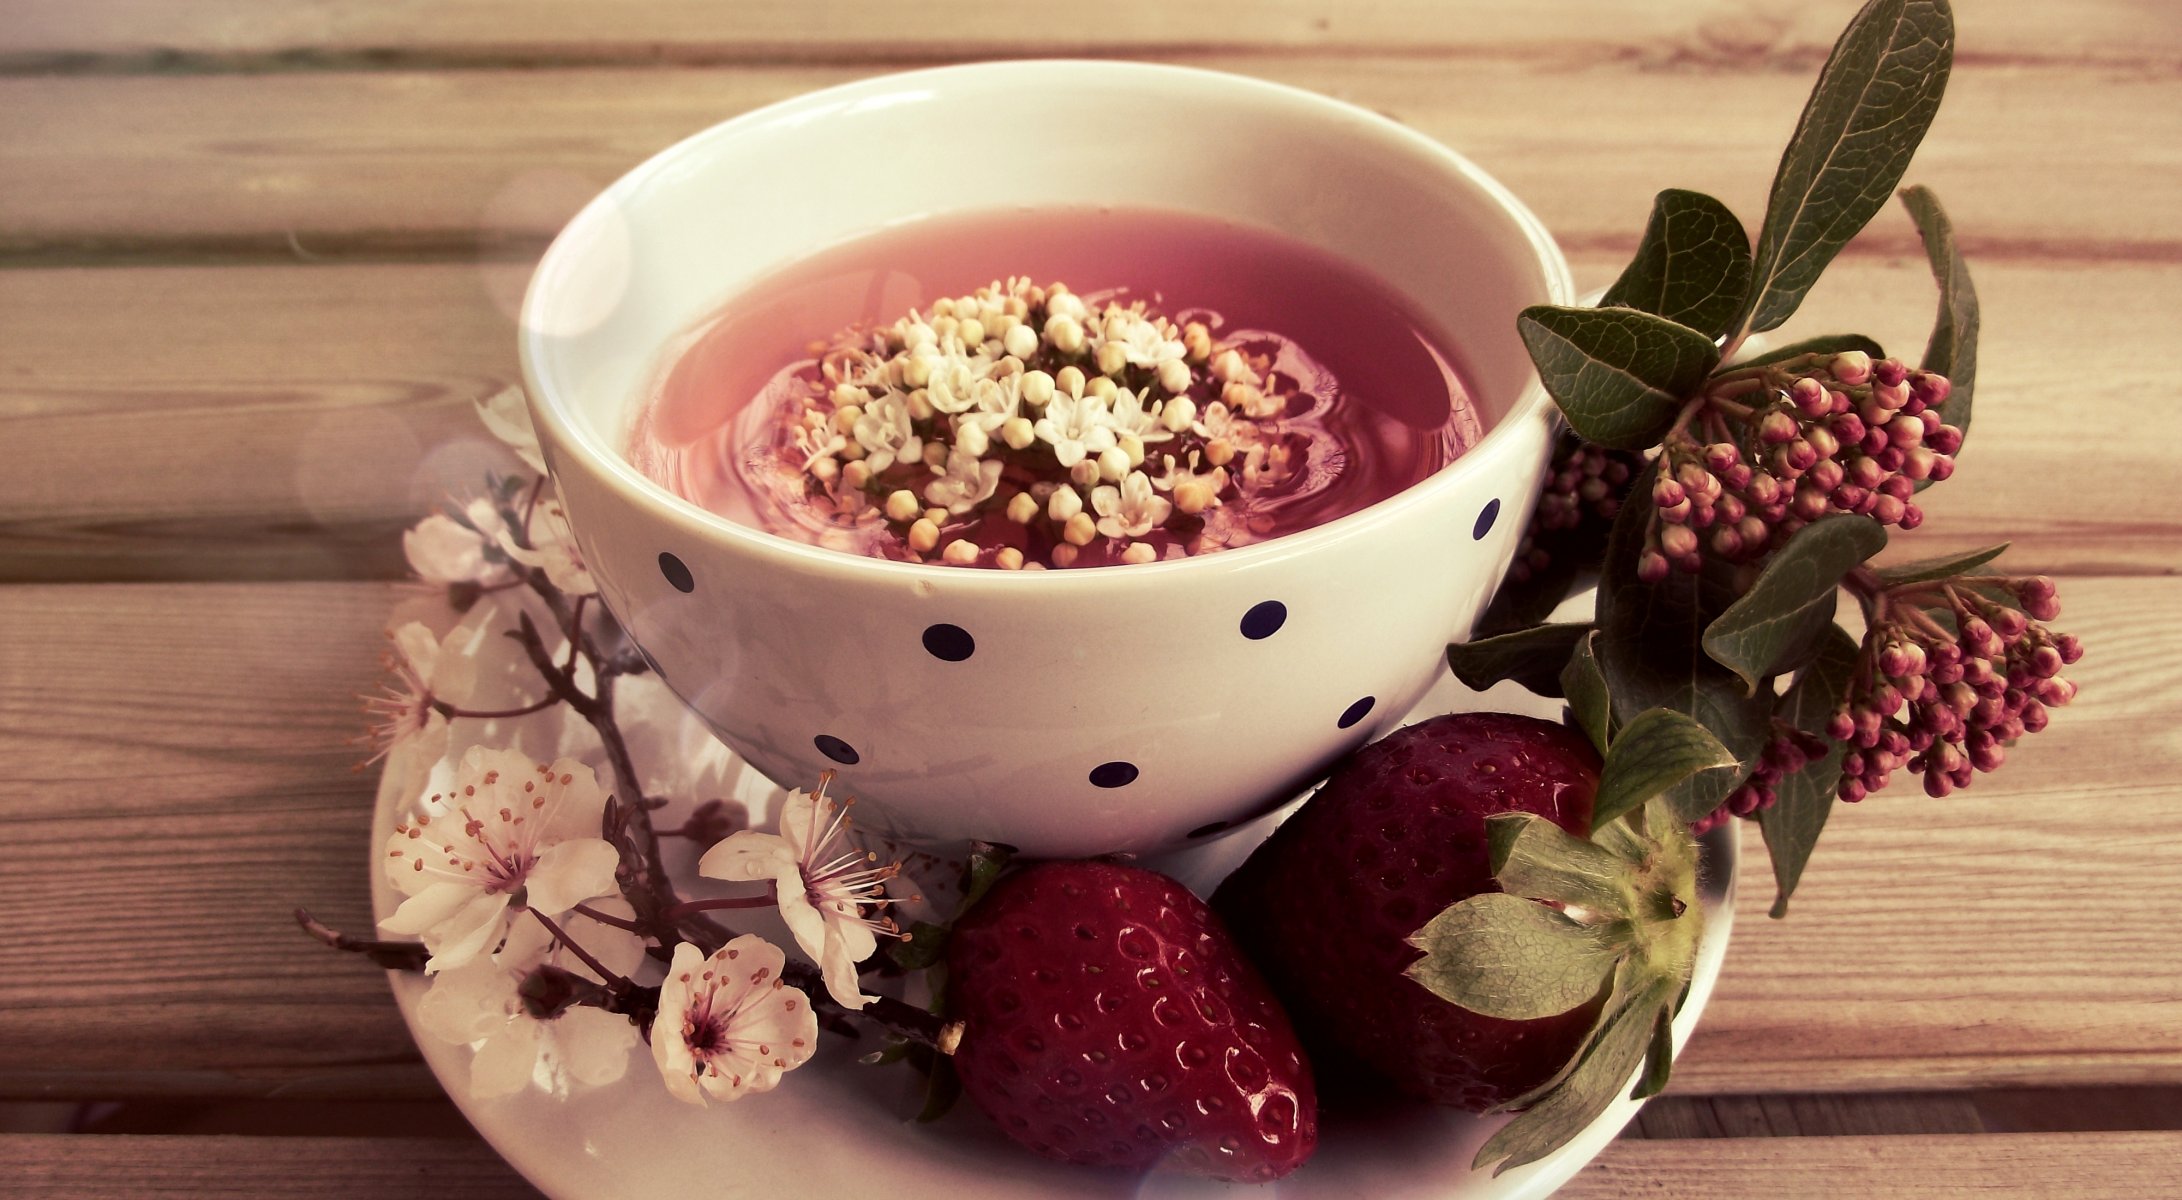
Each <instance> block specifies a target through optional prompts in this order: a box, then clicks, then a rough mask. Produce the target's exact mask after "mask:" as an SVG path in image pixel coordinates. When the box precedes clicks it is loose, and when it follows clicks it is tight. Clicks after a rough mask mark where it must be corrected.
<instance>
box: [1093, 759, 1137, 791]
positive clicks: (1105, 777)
mask: <svg viewBox="0 0 2182 1200" xmlns="http://www.w3.org/2000/svg"><path fill="white" fill-rule="evenodd" d="M1091 782H1092V783H1093V784H1095V785H1096V786H1098V787H1102V788H1118V787H1128V786H1129V785H1130V784H1132V783H1135V782H1136V764H1135V763H1125V762H1110V763H1100V764H1099V765H1098V766H1095V767H1093V768H1091Z"/></svg>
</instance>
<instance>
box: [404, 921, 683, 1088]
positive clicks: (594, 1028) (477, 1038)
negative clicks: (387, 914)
mask: <svg viewBox="0 0 2182 1200" xmlns="http://www.w3.org/2000/svg"><path fill="white" fill-rule="evenodd" d="M598 907H599V908H600V909H601V910H602V911H607V912H609V913H610V914H611V915H613V916H617V917H624V918H626V917H630V916H633V915H634V913H633V912H632V911H631V910H630V908H629V906H628V903H627V902H626V901H623V900H621V899H619V898H611V899H604V900H600V901H599V902H598ZM567 932H568V933H569V935H570V936H571V937H574V938H577V939H578V940H579V941H581V943H582V944H583V948H584V952H585V953H587V954H589V955H590V956H591V957H593V958H595V959H597V960H598V962H599V965H601V966H603V967H605V968H606V969H607V970H609V971H612V972H614V973H615V974H617V975H621V976H624V977H626V976H627V975H629V974H630V973H631V972H633V971H635V970H636V969H637V967H638V966H639V964H641V963H642V962H643V961H644V943H643V941H642V940H641V939H639V938H637V937H636V936H635V935H634V934H631V933H628V932H626V931H624V930H620V929H616V928H613V927H611V926H607V925H602V924H598V923H595V922H588V921H583V922H577V923H575V924H574V925H572V926H571V927H569V928H568V931H567ZM542 968H554V969H558V970H561V971H566V972H569V973H570V974H572V975H575V976H577V977H578V978H580V979H584V980H588V981H590V982H592V983H602V982H604V981H603V980H601V979H600V978H599V977H598V974H597V973H596V972H594V971H592V970H591V968H590V967H588V966H586V965H585V964H584V962H583V960H582V959H581V958H578V957H577V956H576V955H574V954H572V953H570V952H569V950H568V947H567V946H566V945H564V944H563V943H561V942H560V941H559V940H558V939H556V938H555V937H554V936H553V935H552V934H551V933H549V932H547V930H546V928H545V926H543V925H541V924H539V923H538V922H536V921H524V922H522V923H520V924H518V925H516V926H515V927H514V928H513V929H511V930H509V932H508V940H507V942H506V944H505V945H503V946H502V947H501V948H500V951H499V953H497V954H494V955H490V956H487V955H479V956H478V957H476V958H473V959H471V960H470V961H469V962H467V963H464V964H463V965H462V966H459V967H455V968H453V969H451V970H447V971H442V972H440V973H439V974H438V975H436V976H434V977H433V979H432V986H431V989H430V990H429V991H427V992H425V993H424V998H423V999H422V1000H420V1001H418V1002H417V1010H416V1011H417V1024H419V1025H420V1026H422V1027H423V1028H424V1030H425V1032H427V1033H430V1034H432V1035H433V1036H434V1037H437V1038H439V1039H441V1040H442V1041H448V1042H454V1043H456V1044H458V1045H467V1046H473V1047H475V1049H476V1053H475V1054H473V1055H472V1056H471V1058H470V1092H471V1094H472V1095H475V1096H477V1097H480V1098H491V1097H494V1096H506V1095H511V1094H513V1093H515V1092H518V1091H521V1090H522V1089H523V1088H525V1087H527V1086H529V1085H530V1084H531V1083H532V1082H533V1081H534V1080H538V1079H540V1077H541V1076H542V1077H543V1082H544V1083H545V1085H546V1087H547V1089H548V1090H549V1091H552V1092H554V1093H556V1094H565V1093H567V1092H568V1091H571V1090H573V1089H574V1088H577V1087H600V1086H603V1085H605V1084H609V1083H612V1082H614V1081H615V1080H617V1079H619V1078H621V1077H622V1075H624V1074H625V1073H627V1071H628V1069H629V1050H630V1048H631V1047H632V1046H634V1045H635V1043H636V1031H635V1030H634V1029H632V1028H631V1027H630V1025H629V1019H628V1018H627V1017H622V1016H616V1015H614V1014H613V1013H609V1012H606V1011H605V1010H603V1009H600V1008H596V1007H590V1006H581V1005H576V1006H570V1007H568V1008H567V1009H566V1010H564V1011H562V1012H560V1013H559V1014H557V1015H555V1016H552V1017H548V1018H545V1019H540V1018H538V1017H535V1016H533V1015H532V1014H531V1011H530V1009H529V1008H528V1007H527V1006H526V1005H525V1003H524V1000H523V995H522V992H521V990H520V989H521V988H522V987H523V986H524V984H525V982H526V981H528V980H530V979H531V978H532V977H533V976H534V975H536V974H537V973H538V972H539V971H540V970H541V969H542Z"/></svg>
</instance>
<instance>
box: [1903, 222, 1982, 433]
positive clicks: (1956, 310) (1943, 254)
mask: <svg viewBox="0 0 2182 1200" xmlns="http://www.w3.org/2000/svg"><path fill="white" fill-rule="evenodd" d="M1902 203H1903V204H1904V205H1907V206H1908V208H1909V215H1910V217H1911V218H1912V219H1913V220H1915V221H1916V222H1917V236H1918V237H1920V238H1922V239H1924V255H1925V258H1926V259H1928V260H1930V262H1931V263H1932V278H1933V279H1934V280H1935V281H1937V282H1938V284H1939V285H1940V312H1939V317H1938V319H1936V320H1935V321H1933V323H1932V338H1931V340H1930V341H1927V342H1926V343H1925V345H1924V362H1923V363H1922V364H1920V365H1922V366H1923V367H1924V369H1925V370H1927V371H1931V372H1933V373H1934V374H1938V375H1945V376H1947V381H1948V382H1949V383H1951V384H1953V385H1954V389H1953V390H1952V391H1950V392H1948V393H1947V403H1945V404H1943V405H1941V406H1940V416H1941V417H1942V418H1943V419H1944V420H1946V422H1947V423H1948V424H1949V425H1952V426H1954V427H1955V428H1957V429H1960V430H1961V431H1963V432H1964V433H1968V432H1970V390H1971V389H1972V388H1974V387H1976V386H1977V324H1978V317H1977V288H1976V286H1974V285H1973V284H1972V283H1971V282H1970V264H1968V263H1966V262H1964V261H1963V258H1962V255H1961V254H1960V253H1958V252H1957V251H1956V250H1955V228H1954V225H1953V224H1952V223H1951V222H1949V221H1948V219H1947V212H1946V210H1944V209H1942V208H1941V207H1940V201H1939V197H1937V196H1934V195H1933V194H1932V190H1931V189H1930V188H1927V187H1923V186H1918V187H1911V188H1903V189H1902Z"/></svg>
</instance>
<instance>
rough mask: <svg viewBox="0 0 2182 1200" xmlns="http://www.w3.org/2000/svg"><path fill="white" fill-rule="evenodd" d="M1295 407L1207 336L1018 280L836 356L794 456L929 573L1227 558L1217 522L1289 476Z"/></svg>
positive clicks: (929, 311) (1293, 463)
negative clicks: (879, 524)
mask: <svg viewBox="0 0 2182 1200" xmlns="http://www.w3.org/2000/svg"><path fill="white" fill-rule="evenodd" d="M1284 389H1286V390H1284ZM1292 395H1293V390H1292V385H1290V384H1286V383H1284V382H1283V381H1281V380H1280V379H1279V378H1278V377H1277V376H1275V375H1274V373H1273V372H1272V370H1271V364H1270V362H1269V361H1268V360H1267V359H1266V358H1265V357H1263V356H1252V355H1249V354H1247V353H1245V352H1244V350H1242V349H1240V348H1237V347H1234V346H1221V345H1218V344H1216V343H1215V342H1214V340H1213V336H1212V332H1211V329H1210V328H1209V327H1208V326H1206V325H1205V324H1204V323H1202V322H1196V321H1192V322H1189V323H1186V324H1181V325H1177V324H1176V323H1175V322H1173V321H1170V320H1169V319H1167V318H1166V317H1164V316H1160V315H1157V314H1155V313H1152V312H1151V311H1149V309H1148V306H1147V305H1146V304H1145V303H1144V302H1142V301H1136V302H1133V303H1129V304H1123V303H1120V302H1118V301H1112V300H1109V301H1104V302H1101V301H1098V300H1096V299H1093V300H1086V299H1085V298H1084V297H1082V296H1079V295H1077V294H1076V293H1075V292H1073V291H1070V290H1069V289H1068V287H1067V286H1066V285H1065V284H1061V283H1052V284H1048V285H1046V286H1043V287H1040V286H1038V285H1035V284H1033V283H1032V282H1031V281H1030V280H1028V279H1026V278H1021V277H1016V278H1010V279H1008V280H1006V281H1005V282H1001V281H995V282H993V283H992V284H990V285H988V286H986V287H982V288H979V289H978V290H977V291H975V292H973V293H971V294H970V295H966V296H960V297H945V298H942V299H940V300H937V301H935V302H933V303H932V304H931V305H930V306H929V307H928V308H925V309H920V310H917V311H913V312H911V313H909V314H908V315H906V316H904V317H902V318H901V319H899V320H897V321H895V322H894V323H893V324H892V325H889V326H886V327H885V328H883V329H880V330H878V331H876V332H874V333H870V334H868V335H863V336H861V337H858V338H855V339H853V340H850V341H847V342H845V343H842V344H838V345H836V346H835V347H834V348H833V349H832V350H830V351H828V352H827V354H826V355H825V356H824V357H823V359H822V360H821V362H820V367H819V379H818V380H817V381H816V382H815V383H814V385H813V387H812V389H811V394H810V396H809V397H808V398H807V400H806V402H805V403H804V405H803V407H802V409H801V411H800V412H799V413H798V414H797V415H796V417H795V418H794V421H795V423H794V427H793V429H792V430H791V431H790V433H789V434H788V437H787V446H786V447H785V448H786V450H787V451H788V452H789V453H790V454H792V455H793V458H794V462H795V464H796V465H797V467H798V469H799V470H800V471H801V472H802V473H803V475H804V476H806V478H807V484H808V488H809V490H810V491H811V492H812V493H813V494H814V495H823V496H824V497H825V498H826V499H827V501H828V502H829V504H830V505H831V506H832V507H835V508H836V509H838V510H840V511H843V512H847V513H855V512H858V511H862V512H868V513H870V514H873V515H875V516H876V518H877V519H881V520H883V521H885V522H886V523H887V525H888V526H889V527H890V528H891V529H892V530H893V531H894V532H895V533H896V535H897V536H898V537H899V538H900V545H901V547H902V549H903V551H904V553H905V555H906V556H907V557H911V558H913V559H915V560H917V561H937V562H942V563H947V564H952V565H958V566H973V565H976V566H995V567H1000V568H1002V569H1008V570H1019V569H1041V568H1044V567H1047V566H1053V567H1068V566H1075V565H1089V564H1091V563H1095V562H1124V563H1141V562H1152V561H1155V560H1157V559H1159V558H1162V557H1176V556H1181V555H1187V554H1195V553H1201V552H1204V551H1207V550H1212V549H1218V548H1220V546H1221V545H1222V544H1223V540H1222V539H1221V538H1220V537H1218V536H1215V535H1216V534H1217V532H1218V531H1217V530H1216V529H1214V530H1208V525H1210V524H1211V523H1212V522H1213V520H1214V517H1215V514H1216V513H1217V511H1218V510H1220V509H1222V508H1223V507H1226V506H1229V505H1232V504H1233V503H1234V502H1236V501H1237V500H1238V499H1239V498H1241V497H1243V496H1245V495H1247V494H1250V493H1252V492H1255V491H1258V490H1261V489H1265V488H1270V487H1275V486H1278V485H1279V484H1281V483H1283V482H1284V481H1286V480H1288V479H1289V478H1291V477H1293V475H1294V474H1295V472H1296V471H1297V470H1298V469H1299V468H1300V467H1301V465H1302V462H1301V460H1302V458H1303V454H1302V453H1301V451H1300V448H1299V445H1298V443H1297V439H1295V438H1292V437H1287V436H1284V435H1283V430H1282V426H1281V418H1282V417H1283V416H1284V415H1285V414H1286V413H1287V412H1288V408H1289V399H1290V397H1291V396H1292Z"/></svg>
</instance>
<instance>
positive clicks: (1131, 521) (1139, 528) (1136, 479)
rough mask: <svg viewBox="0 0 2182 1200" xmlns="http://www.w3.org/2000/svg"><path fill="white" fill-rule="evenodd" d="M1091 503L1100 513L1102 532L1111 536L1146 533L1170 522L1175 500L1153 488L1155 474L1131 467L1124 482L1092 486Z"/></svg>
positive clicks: (1142, 534) (1122, 536) (1130, 535)
mask: <svg viewBox="0 0 2182 1200" xmlns="http://www.w3.org/2000/svg"><path fill="white" fill-rule="evenodd" d="M1091 507H1092V508H1093V509H1094V510H1096V511H1097V512H1098V514H1099V532H1100V533H1103V534H1105V535H1106V536H1107V537H1110V538H1117V539H1118V538H1125V537H1132V538H1135V537H1143V536H1144V535H1145V534H1147V533H1150V532H1151V531H1152V530H1153V529H1154V528H1156V527H1158V526H1160V525H1163V524H1165V523H1166V520H1167V517H1168V515H1169V514H1170V513H1172V512H1173V511H1174V504H1173V503H1172V502H1171V501H1169V500H1168V499H1167V498H1166V497H1164V496H1161V495H1159V494H1158V493H1156V492H1154V491H1153V490H1152V481H1151V477H1150V476H1147V475H1146V474H1144V472H1142V471H1131V472H1129V474H1128V476H1127V477H1126V478H1124V479H1123V480H1122V481H1121V486H1120V487H1118V488H1116V487H1112V486H1106V487H1096V488H1093V489H1091Z"/></svg>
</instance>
